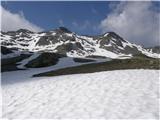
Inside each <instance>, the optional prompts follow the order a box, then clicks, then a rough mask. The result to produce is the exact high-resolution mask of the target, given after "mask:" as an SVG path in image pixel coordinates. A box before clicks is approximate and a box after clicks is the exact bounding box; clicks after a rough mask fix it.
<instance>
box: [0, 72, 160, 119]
mask: <svg viewBox="0 0 160 120" xmlns="http://www.w3.org/2000/svg"><path fill="white" fill-rule="evenodd" d="M22 72H25V71H22ZM30 72H31V73H32V71H30ZM159 72H160V71H159V70H123V71H121V70H119V71H107V72H99V73H92V74H83V75H82V74H77V75H67V76H59V77H42V78H38V79H39V80H37V78H25V79H27V81H26V82H20V83H17V84H3V83H2V95H3V106H2V107H3V118H8V119H13V118H15V119H29V118H32V119H33V118H35V119H64V118H65V119H158V118H159V115H158V99H159V98H158V77H159ZM12 73H14V74H12ZM9 74H10V75H9ZM19 74H20V73H18V72H17V73H16V72H8V73H7V74H6V73H2V78H3V80H5V81H7V79H9V78H8V77H9V76H10V80H12V81H16V80H17V79H18V76H19ZM11 76H12V79H11Z"/></svg>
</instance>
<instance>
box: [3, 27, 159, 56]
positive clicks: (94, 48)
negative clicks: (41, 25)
mask: <svg viewBox="0 0 160 120" xmlns="http://www.w3.org/2000/svg"><path fill="white" fill-rule="evenodd" d="M1 45H2V46H5V47H7V48H12V49H18V50H19V51H31V52H39V51H42V52H43V51H45V52H56V53H59V54H65V55H67V56H69V57H89V56H105V57H109V58H126V57H127V58H128V57H132V56H133V55H134V54H139V53H143V54H145V55H147V56H150V57H154V58H157V57H159V58H160V56H159V54H157V53H153V52H151V51H150V52H149V51H148V50H146V49H144V48H142V47H141V46H138V45H135V44H132V43H130V42H128V41H127V40H124V39H123V38H121V37H120V36H119V35H117V34H116V33H114V32H108V33H105V34H103V35H99V36H81V35H78V34H76V33H73V32H71V31H69V30H68V29H66V28H64V27H60V28H58V29H55V30H51V31H46V32H40V33H35V32H31V31H29V30H25V29H20V30H18V31H11V32H1Z"/></svg>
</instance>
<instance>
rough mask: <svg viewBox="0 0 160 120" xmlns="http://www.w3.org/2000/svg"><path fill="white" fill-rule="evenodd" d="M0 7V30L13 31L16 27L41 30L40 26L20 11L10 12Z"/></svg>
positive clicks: (35, 30)
mask: <svg viewBox="0 0 160 120" xmlns="http://www.w3.org/2000/svg"><path fill="white" fill-rule="evenodd" d="M0 9H1V21H0V22H1V30H2V31H5V32H6V31H15V30H18V29H21V28H22V29H28V30H31V31H34V32H39V31H42V30H43V29H42V28H41V27H38V26H37V25H35V24H33V23H31V22H30V21H28V20H27V19H26V18H25V17H24V14H23V12H22V11H20V12H19V13H11V12H10V11H8V10H6V9H5V8H3V7H2V6H0Z"/></svg>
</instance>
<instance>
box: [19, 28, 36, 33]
mask: <svg viewBox="0 0 160 120" xmlns="http://www.w3.org/2000/svg"><path fill="white" fill-rule="evenodd" d="M16 32H18V33H20V32H22V33H33V32H32V31H30V30H27V29H19V30H17V31H16Z"/></svg>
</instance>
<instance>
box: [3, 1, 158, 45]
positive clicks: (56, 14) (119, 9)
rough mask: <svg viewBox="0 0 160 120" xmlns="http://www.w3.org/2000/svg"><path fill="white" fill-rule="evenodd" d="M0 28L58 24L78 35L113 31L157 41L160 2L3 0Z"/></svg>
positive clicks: (40, 27) (49, 27)
mask: <svg viewBox="0 0 160 120" xmlns="http://www.w3.org/2000/svg"><path fill="white" fill-rule="evenodd" d="M1 11H2V17H1V18H2V19H1V21H2V26H1V29H2V31H9V30H17V29H20V28H25V29H29V30H32V31H45V30H46V31H47V30H52V29H55V28H57V27H60V26H64V27H67V28H68V29H70V30H71V31H73V32H76V33H78V34H81V35H97V34H102V33H104V32H108V31H114V32H116V33H117V34H119V35H120V36H122V37H123V38H124V39H127V40H128V41H130V42H132V43H136V44H140V45H143V46H154V45H159V44H160V42H159V41H160V40H159V32H160V28H159V26H160V24H159V21H160V17H159V16H160V2H158V1H157V2H151V1H147V2H145V1H141V2H139V1H138V2H133V1H132V2H129V1H127V2H124V1H123V2H113V1H112V2H109V1H81V2H80V1H74V2H73V1H71V2H70V1H59V2H57V1H38V2H36V1H28V2H20V1H17V2H15V1H12V2H11V1H7V2H2V7H1Z"/></svg>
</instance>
